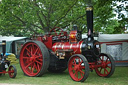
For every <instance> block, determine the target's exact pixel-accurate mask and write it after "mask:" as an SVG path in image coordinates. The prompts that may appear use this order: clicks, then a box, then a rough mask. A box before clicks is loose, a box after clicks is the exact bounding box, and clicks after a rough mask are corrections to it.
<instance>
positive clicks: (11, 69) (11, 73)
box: [8, 65, 17, 78]
mask: <svg viewBox="0 0 128 85" xmlns="http://www.w3.org/2000/svg"><path fill="white" fill-rule="evenodd" d="M8 74H9V77H10V78H15V77H16V75H17V70H16V67H15V66H14V65H11V66H9V69H8Z"/></svg>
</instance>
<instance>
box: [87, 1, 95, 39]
mask: <svg viewBox="0 0 128 85" xmlns="http://www.w3.org/2000/svg"><path fill="white" fill-rule="evenodd" d="M86 18H87V29H88V41H90V40H94V39H93V6H92V5H91V1H89V2H87V7H86Z"/></svg>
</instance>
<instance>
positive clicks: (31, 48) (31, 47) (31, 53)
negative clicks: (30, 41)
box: [31, 47, 33, 55]
mask: <svg viewBox="0 0 128 85" xmlns="http://www.w3.org/2000/svg"><path fill="white" fill-rule="evenodd" d="M32 51H33V49H32V47H31V55H33V53H32Z"/></svg>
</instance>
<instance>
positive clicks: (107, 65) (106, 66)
mask: <svg viewBox="0 0 128 85" xmlns="http://www.w3.org/2000/svg"><path fill="white" fill-rule="evenodd" d="M94 66H96V67H95V71H96V73H97V74H98V75H99V76H102V77H106V76H107V75H109V74H110V72H111V69H112V63H111V60H110V58H109V57H108V56H105V55H101V56H100V59H99V61H97V62H96V64H95V65H94Z"/></svg>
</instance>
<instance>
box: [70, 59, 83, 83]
mask: <svg viewBox="0 0 128 85" xmlns="http://www.w3.org/2000/svg"><path fill="white" fill-rule="evenodd" d="M76 59H78V62H77V63H76ZM82 63H83V60H82V59H81V58H79V57H73V58H72V59H71V60H70V61H69V66H68V67H69V74H70V75H71V77H72V78H73V80H75V81H80V80H81V79H83V77H84V76H83V75H84V74H85V71H84V70H85V67H84V66H81V64H82Z"/></svg>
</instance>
